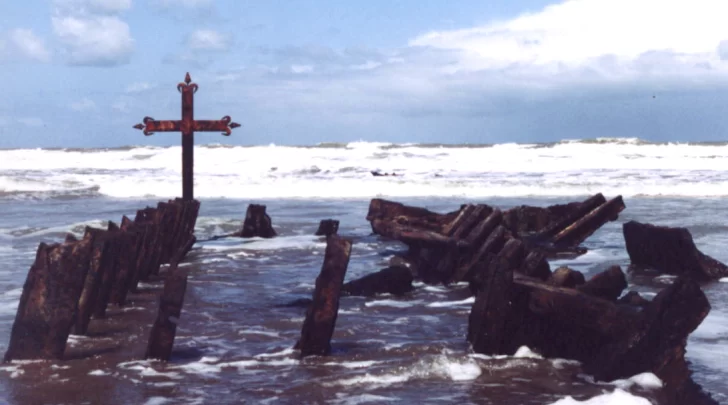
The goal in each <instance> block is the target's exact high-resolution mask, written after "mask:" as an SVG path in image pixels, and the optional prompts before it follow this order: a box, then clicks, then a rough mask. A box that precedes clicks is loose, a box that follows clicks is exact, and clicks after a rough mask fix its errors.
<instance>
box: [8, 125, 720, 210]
mask: <svg viewBox="0 0 728 405" xmlns="http://www.w3.org/2000/svg"><path fill="white" fill-rule="evenodd" d="M196 148H197V149H196V152H195V155H196V161H195V194H196V195H197V196H198V197H200V198H225V197H227V198H244V199H252V198H372V197H377V196H383V197H393V198H396V197H451V196H452V197H461V198H462V197H465V198H468V197H469V198H480V197H493V196H500V197H528V196H535V197H541V196H543V197H549V196H554V197H561V196H583V195H587V194H593V193H596V192H603V193H605V194H606V195H615V194H622V195H624V196H626V197H630V196H652V197H659V196H677V197H719V196H728V171H726V170H725V168H726V167H728V143H656V142H648V141H644V140H641V139H637V138H597V139H581V140H564V141H560V142H555V143H542V144H536V143H533V144H515V143H506V144H495V145H485V144H481V145H478V144H464V145H452V144H447V145H445V144H391V143H376V142H351V143H322V144H318V145H312V146H277V145H273V144H271V145H267V146H229V145H199V146H197V147H196ZM180 153H181V151H180V147H178V146H175V147H147V146H145V147H138V146H129V147H120V148H105V149H6V150H0V199H17V200H23V199H67V198H87V197H94V196H108V197H114V198H140V197H142V198H146V197H154V198H168V197H174V196H177V195H179V194H180V190H179V189H180V187H181V185H180V184H181V180H180V172H181V170H180V169H181V168H180ZM372 171H378V172H381V173H395V174H397V176H376V177H375V176H372V174H371V172H372Z"/></svg>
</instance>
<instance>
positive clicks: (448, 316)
mask: <svg viewBox="0 0 728 405" xmlns="http://www.w3.org/2000/svg"><path fill="white" fill-rule="evenodd" d="M179 163H180V157H179V148H145V147H129V148H118V149H109V150H107V149H104V150H83V149H81V150H43V149H37V150H0V352H4V351H5V349H6V347H7V343H8V339H9V332H10V327H11V325H12V321H13V319H14V316H15V311H16V308H17V301H18V298H19V297H20V293H21V288H22V285H23V282H24V281H25V277H26V274H27V271H28V268H29V266H30V264H31V263H32V260H33V258H34V253H35V249H36V248H37V246H38V243H39V242H41V241H49V242H57V241H60V240H61V239H62V238H63V237H64V236H65V233H66V232H76V233H80V232H82V230H83V227H84V226H85V225H93V226H103V225H104V223H105V221H107V220H109V219H112V220H115V221H119V220H120V218H121V216H122V215H124V214H126V215H130V214H133V213H134V212H135V211H136V209H138V208H142V207H143V206H145V205H148V204H149V205H155V204H156V202H157V201H159V200H163V199H167V198H171V197H174V196H176V195H178V194H179V188H180V186H179V185H180V180H179ZM726 168H728V144H682V145H680V144H651V143H647V142H643V141H640V140H635V139H628V140H595V141H564V142H559V143H554V144H543V145H535V144H534V145H516V144H509V145H460V146H458V145H455V146H452V145H451V146H446V145H390V144H371V143H354V144H327V145H318V146H312V147H280V146H263V147H221V146H201V147H197V148H196V183H197V186H196V190H195V191H196V195H197V196H198V198H200V200H201V202H202V207H201V213H200V215H201V217H200V219H199V221H198V226H197V230H196V232H197V234H198V238H199V239H204V238H206V237H208V236H212V235H219V234H224V233H228V232H231V231H233V230H237V229H239V227H240V226H241V221H242V218H243V216H244V214H245V208H246V206H247V204H249V203H264V204H267V205H268V212H269V213H270V214H271V216H272V217H273V223H274V226H275V228H276V229H277V231H278V233H279V235H280V236H279V237H278V238H276V239H272V240H258V239H252V240H240V239H236V240H231V239H226V240H218V241H214V242H205V243H199V244H198V245H196V246H195V248H194V249H193V250H192V252H191V253H190V255H189V256H188V258H187V263H188V264H186V265H188V266H190V274H191V276H190V283H189V287H188V291H187V297H186V300H185V306H184V309H183V314H182V318H181V323H180V328H179V329H178V335H177V340H176V345H175V352H174V354H173V360H172V361H171V362H170V363H169V364H162V363H159V362H147V361H140V360H139V359H140V358H141V357H142V356H143V353H144V342H145V341H146V338H147V335H146V334H147V333H148V329H149V327H150V326H151V323H152V322H153V318H154V309H155V308H156V302H155V299H156V296H157V294H158V293H159V288H160V285H161V284H160V283H159V282H158V281H153V282H150V283H147V284H145V286H144V292H143V293H142V294H140V295H137V296H134V297H133V299H132V302H131V304H130V305H129V306H127V307H126V308H123V309H120V310H117V309H114V310H111V311H110V312H109V314H110V315H109V318H108V319H107V320H104V321H92V330H91V335H92V336H91V337H72V339H71V340H70V346H69V350H68V354H69V359H68V360H65V361H62V362H40V363H13V364H9V365H0V403H4V402H7V403H11V404H36V403H42V404H77V403H94V404H96V403H99V404H149V405H154V404H163V403H170V404H203V403H204V404H206V403H218V404H227V403H283V404H288V403H291V404H302V403H331V404H363V403H389V402H396V403H401V404H404V403H466V404H468V403H472V404H552V403H557V404H559V405H566V404H575V403H581V402H575V401H576V400H588V399H589V398H594V399H593V400H591V401H590V402H586V403H588V404H597V403H599V404H602V403H604V404H646V403H649V401H653V402H656V401H659V399H660V390H659V389H657V388H655V384H656V382H655V381H654V380H653V379H652V378H650V376H649V375H647V376H636V377H635V378H633V379H631V380H624V381H618V382H615V383H613V384H595V383H594V382H593V381H592V380H591V379H590V377H589V376H586V375H582V374H580V373H579V369H578V365H576V364H573V363H572V362H568V361H564V360H560V359H542V358H539V357H538V356H537V355H534V354H533V353H531V352H529V351H528V350H526V349H524V350H522V351H521V352H519V353H518V355H517V356H511V357H502V358H486V357H484V356H478V355H474V354H472V353H471V352H470V351H469V349H468V346H467V344H466V342H465V334H466V329H467V316H468V313H469V310H470V306H471V305H472V301H473V300H472V298H471V297H469V295H468V291H467V287H466V286H464V285H455V286H451V287H447V288H445V287H432V286H426V285H422V284H417V288H416V289H415V291H414V292H413V293H411V294H410V295H408V296H405V297H401V298H397V297H391V296H378V297H373V298H355V297H347V298H343V299H342V301H341V311H340V313H339V317H338V320H337V325H336V332H335V334H334V338H333V342H332V343H333V349H334V352H333V354H332V355H331V356H329V357H326V358H308V359H306V360H304V361H299V360H297V359H296V357H295V355H294V353H293V352H292V351H291V347H292V346H293V344H294V343H295V342H296V340H297V338H298V336H299V335H300V328H301V325H302V323H303V317H304V309H303V308H301V307H287V306H284V304H286V303H289V302H291V301H293V300H296V299H299V298H310V296H311V293H312V290H313V284H314V280H315V277H316V276H317V275H318V272H319V271H320V268H321V263H322V260H323V251H324V248H325V244H324V242H323V240H322V239H320V238H317V237H315V236H312V234H313V232H314V231H315V229H316V227H317V225H318V221H319V220H320V219H323V218H336V219H339V220H340V221H341V228H340V233H341V234H343V235H347V236H350V237H352V238H353V239H354V241H355V243H354V247H353V253H352V258H351V261H350V264H349V270H348V273H347V279H354V278H357V277H359V276H362V275H364V274H367V273H369V272H372V271H376V270H378V269H380V268H382V267H385V266H386V265H387V262H388V259H389V257H390V256H391V255H392V254H393V253H394V252H397V251H399V250H402V249H404V247H403V246H402V245H400V244H398V243H396V242H385V241H381V240H379V239H378V238H377V237H375V236H372V235H370V233H371V232H370V227H369V224H368V223H367V222H366V221H365V219H364V218H365V215H366V211H367V207H368V203H369V199H370V198H373V197H376V196H385V197H390V198H393V199H397V200H399V201H403V202H407V203H411V204H415V205H422V206H427V207H428V208H430V209H433V210H438V211H442V212H445V211H450V210H454V209H456V208H457V207H458V206H459V205H460V204H462V203H465V202H483V203H488V204H491V205H496V206H499V207H502V208H507V207H510V206H514V205H520V204H532V205H548V204H554V203H562V202H567V201H573V200H581V199H583V198H584V197H585V196H587V195H589V194H593V193H596V192H603V193H604V194H605V195H606V196H607V197H608V198H609V197H612V196H615V195H616V194H622V195H623V196H625V203H626V205H627V209H626V210H625V211H624V212H623V213H622V215H621V216H620V219H619V221H617V222H615V223H610V224H607V225H606V226H605V227H604V228H602V229H601V230H600V231H599V232H597V233H596V234H595V235H593V236H592V237H591V238H590V239H589V240H588V241H587V243H586V246H587V247H589V248H590V252H589V253H588V254H586V255H584V256H582V257H579V258H577V259H574V260H565V261H558V262H552V264H551V265H552V268H555V267H556V266H558V265H562V264H568V265H569V266H571V267H573V268H575V269H577V270H581V271H583V272H585V273H586V274H587V276H589V275H592V274H594V273H596V272H598V271H600V270H603V269H606V268H607V267H608V266H610V265H612V264H619V265H622V266H623V268H625V267H626V265H627V263H628V257H627V253H626V251H625V249H624V242H623V237H622V233H621V224H622V223H623V222H625V221H629V220H632V219H634V220H638V221H642V222H651V223H655V224H661V225H670V226H685V227H688V228H689V229H690V230H691V232H692V233H693V235H694V237H695V241H696V244H697V245H698V247H699V248H700V249H701V250H702V251H703V252H705V253H707V254H709V255H712V256H713V257H715V258H716V259H718V260H721V261H723V262H728V251H726V250H725V246H726V245H727V244H728V208H726V203H725V201H724V198H725V197H726V196H728V171H727V170H726ZM372 170H381V171H385V172H396V173H398V174H401V175H402V176H401V177H400V176H398V177H373V176H371V175H370V173H369V172H370V171H372ZM629 280H630V289H632V290H638V291H640V292H642V293H643V294H646V295H647V296H648V297H649V296H654V294H655V292H656V291H658V289H659V288H660V287H661V286H664V285H666V284H668V283H670V281H671V278H670V277H659V278H657V279H647V278H644V277H636V276H632V275H630V276H629ZM726 281H728V280H726ZM704 290H705V292H706V294H707V295H708V297H709V299H710V302H711V305H712V306H713V309H712V311H711V313H710V315H709V316H708V318H707V319H706V320H705V321H704V322H703V324H702V325H701V327H700V328H699V329H698V330H697V331H696V332H695V333H694V334H693V335H692V337H691V338H690V342H689V346H688V357H689V359H690V360H691V361H692V362H693V365H692V368H693V370H695V377H696V380H698V381H699V382H700V383H701V384H703V385H704V386H705V387H706V388H707V389H708V390H709V391H711V392H712V393H714V395H715V396H716V397H717V398H718V399H719V401H722V402H725V403H728V383H726V382H725V379H724V377H723V376H724V375H726V373H727V372H728V304H726V302H728V283H722V282H716V283H712V284H708V285H705V286H704ZM93 354H99V355H98V356H90V355H93ZM569 396H571V397H573V398H575V399H570V398H568V397H569ZM645 401H648V402H645Z"/></svg>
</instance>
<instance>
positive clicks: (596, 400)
mask: <svg viewBox="0 0 728 405" xmlns="http://www.w3.org/2000/svg"><path fill="white" fill-rule="evenodd" d="M551 405H652V404H651V403H650V401H648V400H647V399H645V398H642V397H638V396H636V395H632V394H630V393H628V392H626V391H623V390H621V389H616V390H614V391H613V392H610V393H608V394H603V395H599V396H596V397H593V398H590V399H587V400H585V401H577V400H575V399H574V398H572V397H570V396H568V397H566V398H563V399H560V400H558V401H556V402H554V403H553V404H551Z"/></svg>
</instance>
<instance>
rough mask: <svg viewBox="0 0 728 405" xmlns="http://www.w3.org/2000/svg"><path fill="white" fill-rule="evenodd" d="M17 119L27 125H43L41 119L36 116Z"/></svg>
mask: <svg viewBox="0 0 728 405" xmlns="http://www.w3.org/2000/svg"><path fill="white" fill-rule="evenodd" d="M17 121H18V122H19V123H21V124H23V125H25V126H28V127H42V126H43V120H42V119H40V118H38V117H24V118H18V119H17Z"/></svg>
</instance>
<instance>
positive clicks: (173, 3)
mask: <svg viewBox="0 0 728 405" xmlns="http://www.w3.org/2000/svg"><path fill="white" fill-rule="evenodd" d="M154 2H155V3H156V4H157V5H159V6H161V7H165V8H173V7H180V6H181V7H185V8H202V7H209V6H211V5H212V0H155V1H154Z"/></svg>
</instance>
